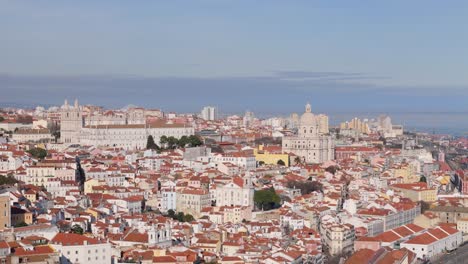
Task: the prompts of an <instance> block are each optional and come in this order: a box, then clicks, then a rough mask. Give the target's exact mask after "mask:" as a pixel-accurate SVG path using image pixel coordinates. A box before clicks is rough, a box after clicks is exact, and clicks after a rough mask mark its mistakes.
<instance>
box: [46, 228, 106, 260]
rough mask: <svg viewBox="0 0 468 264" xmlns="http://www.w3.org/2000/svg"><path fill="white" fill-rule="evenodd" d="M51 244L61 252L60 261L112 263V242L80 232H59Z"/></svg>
mask: <svg viewBox="0 0 468 264" xmlns="http://www.w3.org/2000/svg"><path fill="white" fill-rule="evenodd" d="M50 245H51V246H52V247H53V248H55V250H57V251H58V252H59V254H60V263H62V264H68V263H86V264H104V263H111V244H110V243H106V242H101V241H99V240H97V239H95V238H90V237H86V236H83V235H78V234H66V233H58V234H57V235H55V237H54V238H52V240H51V241H50Z"/></svg>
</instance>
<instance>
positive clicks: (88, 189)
mask: <svg viewBox="0 0 468 264" xmlns="http://www.w3.org/2000/svg"><path fill="white" fill-rule="evenodd" d="M100 185H101V184H100V183H99V181H98V180H96V179H89V180H87V181H85V183H84V193H85V194H88V193H93V187H95V186H100Z"/></svg>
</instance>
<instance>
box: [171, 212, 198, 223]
mask: <svg viewBox="0 0 468 264" xmlns="http://www.w3.org/2000/svg"><path fill="white" fill-rule="evenodd" d="M167 217H170V218H172V219H174V220H177V221H179V222H192V221H194V220H195V217H193V215H191V214H184V213H183V212H178V213H177V214H176V213H175V211H174V210H172V209H169V210H167Z"/></svg>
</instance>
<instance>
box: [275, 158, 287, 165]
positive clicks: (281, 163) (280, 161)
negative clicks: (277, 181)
mask: <svg viewBox="0 0 468 264" xmlns="http://www.w3.org/2000/svg"><path fill="white" fill-rule="evenodd" d="M276 164H278V165H280V166H285V165H286V163H284V161H283V160H281V159H280V160H278V162H276Z"/></svg>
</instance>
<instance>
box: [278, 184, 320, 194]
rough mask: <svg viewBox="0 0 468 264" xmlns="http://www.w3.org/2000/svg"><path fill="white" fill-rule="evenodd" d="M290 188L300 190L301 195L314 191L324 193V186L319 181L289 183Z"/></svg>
mask: <svg viewBox="0 0 468 264" xmlns="http://www.w3.org/2000/svg"><path fill="white" fill-rule="evenodd" d="M286 186H287V187H288V188H291V189H299V190H301V194H302V195H305V194H309V193H311V192H314V191H322V187H323V186H322V184H321V183H320V182H318V181H288V183H287V184H286Z"/></svg>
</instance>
